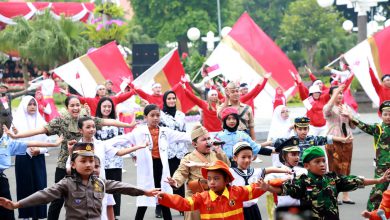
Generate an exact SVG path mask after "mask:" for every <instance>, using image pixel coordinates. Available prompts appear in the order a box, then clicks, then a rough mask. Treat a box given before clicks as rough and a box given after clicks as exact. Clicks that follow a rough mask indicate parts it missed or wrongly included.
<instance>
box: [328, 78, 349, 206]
mask: <svg viewBox="0 0 390 220" xmlns="http://www.w3.org/2000/svg"><path fill="white" fill-rule="evenodd" d="M343 89H344V85H343V86H340V87H331V88H330V89H329V95H331V98H330V100H329V102H328V103H327V104H326V105H325V106H324V116H325V119H326V121H327V123H328V127H329V130H328V135H333V136H338V137H347V136H352V128H355V125H354V124H353V123H352V122H351V121H350V120H349V118H348V117H347V116H343V115H341V111H342V110H343V111H345V110H346V109H348V111H350V110H351V109H350V108H349V107H348V106H347V105H346V104H343ZM352 148H353V146H352V143H341V142H333V144H328V145H326V153H327V156H328V163H329V170H330V171H333V172H335V173H336V174H341V175H349V174H350V172H351V160H352ZM342 202H343V203H346V204H355V202H353V201H351V199H350V198H349V195H348V192H343V198H342ZM339 203H341V201H339Z"/></svg>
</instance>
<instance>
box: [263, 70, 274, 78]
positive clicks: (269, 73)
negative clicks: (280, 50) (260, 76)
mask: <svg viewBox="0 0 390 220" xmlns="http://www.w3.org/2000/svg"><path fill="white" fill-rule="evenodd" d="M271 76H272V73H271V72H268V73H266V74H264V78H265V79H269V78H270V77H271Z"/></svg>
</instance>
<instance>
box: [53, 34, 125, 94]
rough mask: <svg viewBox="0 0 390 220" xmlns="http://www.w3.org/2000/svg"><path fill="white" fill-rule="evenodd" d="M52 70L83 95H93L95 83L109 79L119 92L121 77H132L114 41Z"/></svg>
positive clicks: (102, 82) (114, 89) (115, 90)
mask: <svg viewBox="0 0 390 220" xmlns="http://www.w3.org/2000/svg"><path fill="white" fill-rule="evenodd" d="M53 72H54V73H55V74H56V75H58V76H59V77H60V78H61V79H62V80H64V81H65V82H66V83H67V84H69V85H70V86H72V87H73V88H74V89H75V90H76V91H77V92H78V93H79V94H81V95H82V96H85V97H95V96H96V87H97V85H98V84H104V82H105V81H106V80H111V81H112V82H113V88H112V89H113V91H114V92H119V91H120V88H119V85H120V84H121V82H122V78H129V77H130V78H132V77H133V75H132V73H131V70H130V68H129V66H128V65H127V63H126V61H125V59H124V58H123V56H122V54H121V52H120V51H119V49H118V46H117V45H116V43H115V41H113V42H111V43H108V44H106V45H104V46H102V47H100V48H98V49H96V50H94V51H92V52H90V53H88V54H85V55H83V56H81V57H79V58H77V59H74V60H72V61H70V62H69V63H66V64H64V65H62V66H60V67H58V68H56V69H54V70H53Z"/></svg>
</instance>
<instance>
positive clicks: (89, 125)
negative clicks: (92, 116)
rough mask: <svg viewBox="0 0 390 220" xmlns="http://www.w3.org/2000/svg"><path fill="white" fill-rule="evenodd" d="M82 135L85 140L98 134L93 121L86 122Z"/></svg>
mask: <svg viewBox="0 0 390 220" xmlns="http://www.w3.org/2000/svg"><path fill="white" fill-rule="evenodd" d="M80 133H81V134H82V135H83V137H84V138H88V139H89V138H92V137H93V136H94V135H95V133H96V127H95V122H94V121H93V120H88V121H84V123H83V127H82V128H81V129H80Z"/></svg>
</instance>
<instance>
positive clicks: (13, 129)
mask: <svg viewBox="0 0 390 220" xmlns="http://www.w3.org/2000/svg"><path fill="white" fill-rule="evenodd" d="M12 132H14V134H18V132H19V131H18V129H17V128H16V127H15V126H12Z"/></svg>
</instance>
